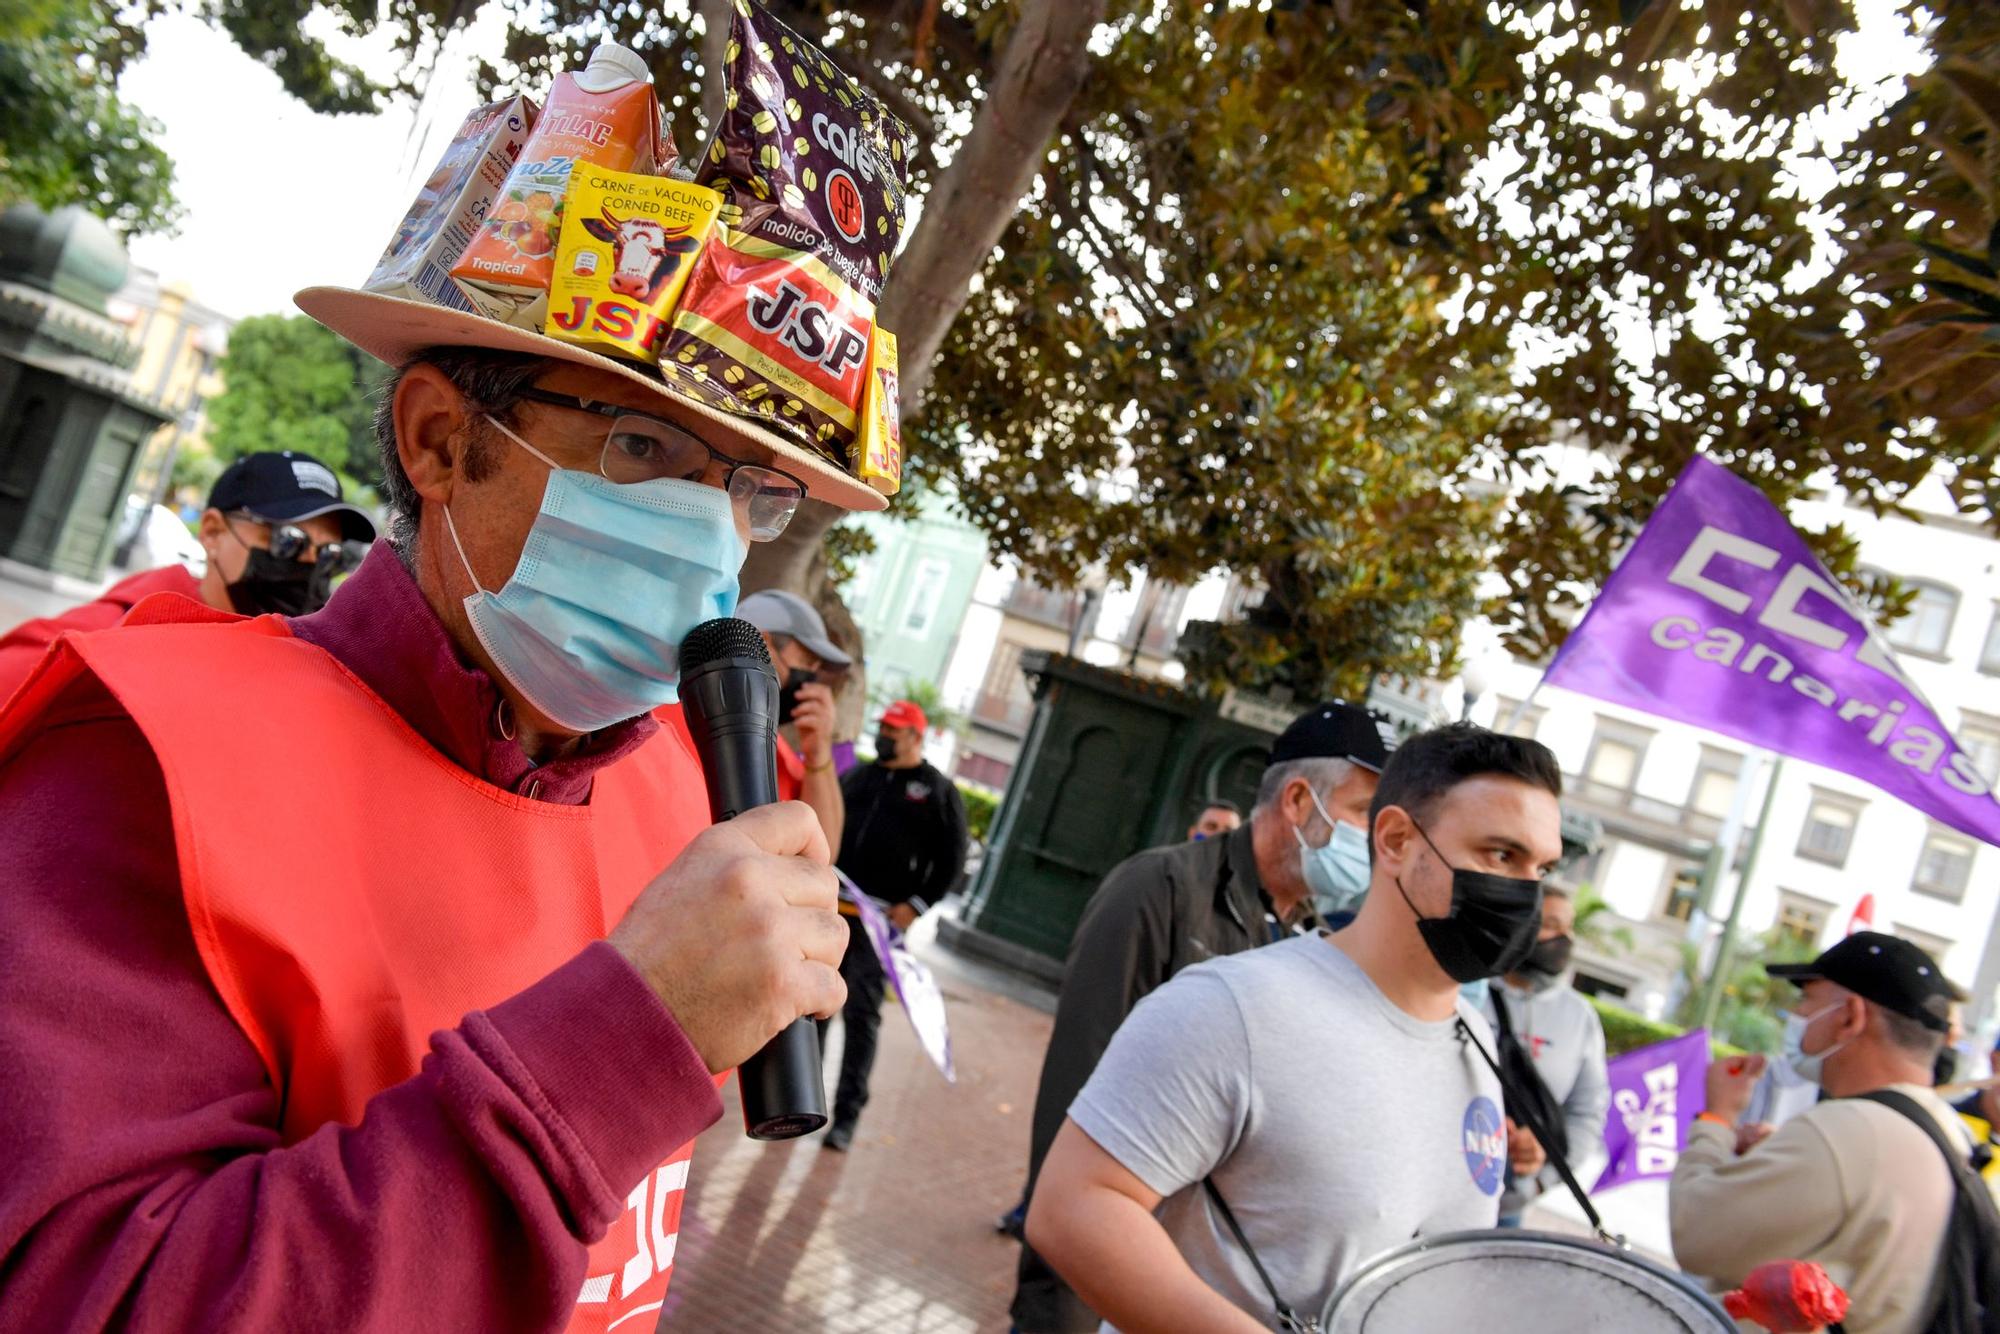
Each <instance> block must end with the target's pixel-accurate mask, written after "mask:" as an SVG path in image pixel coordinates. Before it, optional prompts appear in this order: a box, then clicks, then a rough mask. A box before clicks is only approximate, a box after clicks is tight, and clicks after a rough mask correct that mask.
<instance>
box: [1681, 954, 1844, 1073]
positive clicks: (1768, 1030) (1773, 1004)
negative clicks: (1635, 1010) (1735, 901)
mask: <svg viewBox="0 0 2000 1334" xmlns="http://www.w3.org/2000/svg"><path fill="white" fill-rule="evenodd" d="M1818 952H1819V951H1818V950H1817V949H1816V948H1815V947H1814V945H1813V943H1812V942H1811V941H1809V940H1801V939H1800V938H1799V937H1798V936H1796V935H1793V934H1791V933H1790V932H1787V931H1783V930H1780V929H1779V928H1777V927H1773V928H1772V929H1771V930H1769V931H1766V932H1765V933H1764V934H1763V935H1762V936H1761V937H1759V938H1758V939H1757V941H1756V943H1755V945H1754V946H1753V947H1751V948H1749V949H1748V950H1746V951H1742V952H1739V953H1738V954H1737V955H1736V956H1735V957H1734V959H1733V961H1732V963H1731V965H1730V970H1729V976H1728V978H1727V979H1725V980H1724V982H1723V984H1722V1004H1721V1005H1720V1006H1718V1007H1717V1009H1716V1012H1715V1030H1714V1033H1715V1038H1716V1040H1717V1041H1720V1042H1727V1043H1729V1044H1731V1045H1732V1046H1737V1047H1742V1048H1744V1049H1745V1050H1748V1051H1761V1052H1773V1053H1774V1052H1776V1051H1777V1050H1778V1036H1779V1034H1780V1033H1781V1032H1783V1030H1784V1013H1785V1011H1786V1010H1788V1009H1790V1008H1791V1005H1792V1002H1793V1000H1795V999H1796V998H1797V995H1798V993H1797V992H1796V991H1794V990H1793V988H1792V984H1791V983H1789V982H1783V981H1780V980H1779V979H1777V978H1775V977H1772V976H1771V975H1770V974H1769V973H1767V972H1765V971H1764V965H1766V964H1772V963H1803V962H1805V961H1807V960H1809V959H1812V958H1814V957H1815V956H1816V955H1817V954H1818ZM1700 963H1701V959H1700V954H1699V951H1697V950H1696V949H1695V947H1694V946H1693V945H1689V944H1686V943H1683V944H1682V945H1681V965H1682V972H1683V974H1684V975H1685V976H1686V977H1687V979H1688V986H1687V988H1686V991H1685V993H1684V994H1683V995H1682V997H1681V1000H1680V1004H1679V1005H1678V1006H1676V1007H1675V1009H1674V1015H1673V1019H1674V1022H1675V1023H1677V1024H1680V1025H1682V1026H1683V1027H1686V1028H1692V1027H1694V1026H1695V1025H1697V1024H1699V1023H1700V1022H1701V990H1702V989H1701V987H1700V985H1699V983H1698V982H1697V979H1698V978H1700V976H1701V968H1700Z"/></svg>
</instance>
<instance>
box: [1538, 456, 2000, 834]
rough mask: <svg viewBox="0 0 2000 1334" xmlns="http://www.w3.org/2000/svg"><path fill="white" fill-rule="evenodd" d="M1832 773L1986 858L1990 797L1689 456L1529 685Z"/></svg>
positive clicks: (1739, 488)
mask: <svg viewBox="0 0 2000 1334" xmlns="http://www.w3.org/2000/svg"><path fill="white" fill-rule="evenodd" d="M1544 680H1546V681H1547V682H1548V684H1550V685H1557V686H1561V687H1563V688H1564V689H1566V690H1574V691H1577V692H1579V693H1581V694H1585V695H1594V696H1596V697H1597V698H1598V699H1607V700H1611V701H1613V702H1614V703H1618V704H1623V705H1626V706H1628V707H1630V708H1634V709H1641V710H1644V711H1645V712H1647V713H1655V714H1659V715H1661V716H1662V717H1667V718H1674V719H1678V720H1680V721H1681V722H1687V723H1693V724H1695V725H1697V726H1699V727H1706V728H1709V729H1711V730H1713V731H1717V732H1722V733H1725V734H1727V735H1729V736H1733V737H1736V738H1738V739H1739V740H1742V741H1747V742H1749V743H1751V744H1752V745H1757V746H1764V747H1766V748H1768V749H1771V750H1775V751H1778V752H1780V753H1782V754H1786V755H1795V756H1797V757H1798V758H1799V759H1802V760H1810V761H1811V762H1813V763H1814V764H1823V765H1825V766H1826V767H1827V768H1829V769H1839V770H1840V771H1841V772H1843V773H1849V774H1852V775H1854V776H1855V777H1856V778H1860V779H1864V780H1866V781H1867V782H1870V783H1873V784H1874V785H1875V786H1876V787H1879V788H1881V789H1882V790H1883V791H1885V792H1888V793H1890V794H1891V795H1893V796H1897V797H1900V798H1902V799H1903V800H1904V801H1906V802H1908V803H1909V804H1910V805H1912V806H1914V807H1916V808H1917V809H1918V810H1920V811H1922V812H1924V813H1925V814H1926V815H1929V816H1930V817H1932V818H1933V819H1935V820H1938V821H1939V822H1941V823H1943V824H1948V825H1950V826H1951V827H1952V828H1953V829H1956V830H1959V831H1960V832H1961V833H1966V834H1970V835H1972V836H1973V837H1974V838H1980V839H1984V840H1985V841H1986V842H1988V843H1996V844H2000V803H1996V801H1995V799H1994V795H1993V785H1992V784H1991V783H1989V782H1988V781H1987V780H1986V778H1985V776H1983V775H1982V774H1981V773H1980V772H1979V770H1978V768H1977V767H1976V766H1975V764H1974V762H1973V757H1972V756H1970V755H1968V754H1967V753H1966V752H1965V751H1964V750H1962V749H1961V748H1960V747H1959V745H1958V743H1957V742H1956V741H1954V740H1953V739H1952V737H1951V733H1950V732H1949V731H1947V730H1946V729H1945V726H1944V724H1943V723H1942V722H1940V721H1939V720H1938V716H1937V714H1936V713H1935V712H1934V711H1933V710H1932V709H1931V707H1930V705H1929V704H1928V703H1926V702H1925V700H1924V697H1923V694H1922V692H1920V691H1919V690H1918V689H1917V687H1916V686H1915V685H1914V684H1913V683H1912V682H1911V681H1910V679H1909V678H1908V677H1906V676H1905V675H1903V669H1902V668H1901V667H1900V666H1899V665H1898V664H1897V662H1896V659H1895V658H1894V656H1893V655H1891V654H1890V652H1889V649H1888V646H1887V645H1886V644H1885V643H1884V642H1883V640H1882V637H1881V636H1880V635H1878V634H1877V633H1875V630H1874V628H1873V627H1872V626H1871V625H1870V624H1869V622H1868V618H1867V616H1866V615H1865V614H1864V613H1863V612H1862V611H1861V609H1860V608H1859V607H1858V606H1856V605H1855V603H1854V602H1853V601H1852V600H1851V599H1850V598H1849V597H1848V596H1847V594H1846V593H1845V592H1844V591H1843V590H1842V589H1841V588H1840V587H1839V585H1837V584H1836V583H1834V581H1833V579H1832V578H1831V577H1830V576H1829V575H1828V574H1827V572H1826V570H1825V568H1824V567H1823V566H1822V565H1821V564H1820V563H1819V561H1818V559H1816V558H1815V557H1814V556H1813V554H1812V552H1811V551H1810V550H1809V549H1808V548H1807V547H1806V544H1805V541H1804V539H1802V538H1801V537H1800V536H1799V535H1798V534H1797V533H1796V532H1794V531H1793V530H1792V526H1791V525H1790V524H1789V523H1787V522H1786V521H1785V516H1784V515H1783V514H1781V513H1779V512H1778V510H1777V508H1776V507H1775V506H1774V505H1772V504H1771V502H1770V501H1769V500H1766V499H1765V498H1764V494H1763V493H1762V492H1761V491H1759V490H1757V488H1756V487H1754V486H1751V485H1750V484H1749V483H1748V482H1745V481H1743V480H1742V479H1741V478H1739V477H1737V476H1735V475H1734V474H1733V473H1731V472H1730V471H1729V470H1728V469H1726V468H1723V467H1721V466H1720V465H1718V464H1716V463H1712V462H1710V461H1709V460H1708V459H1705V458H1702V457H1701V456H1699V455H1697V456H1696V457H1695V458H1694V460H1693V461H1692V462H1690V463H1689V464H1688V466H1687V471H1685V472H1683V473H1682V474H1681V475H1680V477H1679V479H1678V480H1676V481H1675V482H1674V487H1673V490H1671V491H1669V492H1668V493H1667V498H1666V499H1665V500H1663V501H1661V502H1660V507H1659V508H1658V509H1657V510H1655V511H1653V517H1652V519H1651V520H1649V521H1648V522H1647V524H1646V527H1645V531H1643V532H1641V533H1640V534H1639V539H1638V541H1636V542H1634V543H1633V544H1632V547H1631V550H1629V551H1627V552H1626V553H1625V558H1624V560H1622V561H1621V562H1619V565H1618V568H1617V569H1616V570H1615V571H1613V572H1612V575H1611V577H1610V579H1608V580H1606V581H1605V585H1604V591H1603V592H1602V593H1600V594H1599V595H1598V597H1597V601H1595V602H1593V603H1591V605H1590V611H1589V612H1588V613H1587V614H1586V615H1585V616H1584V618H1583V623H1582V624H1581V625H1579V626H1577V628H1576V629H1575V630H1574V631H1572V632H1571V634H1570V637H1569V640H1568V642H1567V643H1565V644H1564V645H1563V647H1562V651H1561V652H1560V653H1558V654H1556V659H1555V661H1554V662H1553V663H1552V664H1550V666H1549V670H1548V675H1547V676H1546V677H1545V678H1544Z"/></svg>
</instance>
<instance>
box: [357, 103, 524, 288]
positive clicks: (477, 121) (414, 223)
mask: <svg viewBox="0 0 2000 1334" xmlns="http://www.w3.org/2000/svg"><path fill="white" fill-rule="evenodd" d="M534 123H535V104H534V103H533V102H531V101H529V100H528V99H527V98H525V97H510V98H508V99H507V100H506V101H504V102H493V103H490V104H488V105H486V106H483V107H480V108H479V109H478V110H477V111H474V112H473V113H472V114H471V115H469V116H467V117H466V118H465V123H464V124H462V125H460V126H459V127H458V133H457V134H455V135H453V136H452V140H451V144H450V146H449V147H447V148H446V149H445V150H444V156H443V157H441V158H439V159H438V164H437V166H436V167H434V168H432V170H431V174H430V178H429V179H428V180H426V181H425V182H424V185H423V188H422V189H421V190H419V191H417V198H416V201H415V202H414V203H412V204H411V205H410V210H409V212H407V213H405V214H404V215H403V221H402V222H401V223H400V224H398V225H397V227H396V234H395V236H394V237H393V238H391V240H390V242H389V246H388V249H386V250H384V251H383V252H382V258H381V259H379V260H377V261H376V263H375V271H374V272H373V273H371V274H369V275H368V280H367V281H366V282H364V283H362V284H361V286H362V287H363V288H364V289H366V290H367V291H370V292H383V293H386V294H387V295H389V296H400V297H407V298H409V299H410V300H413V301H431V302H435V303H436V304H438V305H440V306H450V307H451V308H452V309H454V310H471V309H472V303H471V302H470V301H468V300H466V298H465V293H463V292H461V291H460V290H459V289H458V285H457V284H456V283H454V282H452V280H451V266H452V265H453V264H455V263H457V262H458V257H459V256H460V255H462V254H464V253H465V247H466V246H467V245H468V244H470V243H471V241H472V238H473V237H474V236H475V235H476V234H477V233H478V231H479V224H480V222H481V221H482V220H483V219H484V218H485V217H486V215H487V213H489V212H490V211H491V210H492V207H493V200H494V198H495V197H496V196H498V195H499V193H500V189H501V187H502V186H503V185H505V184H506V181H507V173H508V172H509V171H510V170H512V169H513V166H514V163H515V162H516V161H518V160H519V159H520V156H521V149H522V148H523V147H524V146H525V145H526V144H527V142H528V134H529V131H530V129H531V127H532V126H533V125H534Z"/></svg>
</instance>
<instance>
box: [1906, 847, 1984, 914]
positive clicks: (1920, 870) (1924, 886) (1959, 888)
mask: <svg viewBox="0 0 2000 1334" xmlns="http://www.w3.org/2000/svg"><path fill="white" fill-rule="evenodd" d="M1976 850H1977V849H1976V847H1975V845H1974V844H1973V842H1972V840H1971V839H1969V838H1967V837H1966V836H1965V835H1963V834H1959V833H1955V832H1953V831H1952V830H1949V829H1937V828H1933V829H1932V830H1931V832H1930V836H1929V837H1928V838H1926V839H1925V840H1924V849H1923V851H1922V852H1920V853H1918V854H1917V874H1916V875H1915V877H1914V878H1912V879H1911V881H1910V888H1911V889H1914V890H1916V891H1917V893H1919V894H1928V895H1930V896H1931V897H1932V898H1934V899H1946V900H1949V901H1950V902H1952V903H1957V902H1958V901H1959V900H1961V899H1963V898H1964V897H1965V885H1966V882H1967V881H1969V880H1971V879H1972V858H1973V854H1974V852H1975V851H1976Z"/></svg>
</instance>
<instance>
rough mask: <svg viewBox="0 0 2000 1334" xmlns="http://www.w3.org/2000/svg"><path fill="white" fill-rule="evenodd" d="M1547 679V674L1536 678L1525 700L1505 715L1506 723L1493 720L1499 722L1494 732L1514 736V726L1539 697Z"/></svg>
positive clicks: (1544, 673)
mask: <svg viewBox="0 0 2000 1334" xmlns="http://www.w3.org/2000/svg"><path fill="white" fill-rule="evenodd" d="M1548 679H1549V674H1548V673H1547V672H1543V673H1542V674H1541V675H1540V676H1538V677H1536V678H1535V688H1534V689H1533V690H1530V691H1529V692H1528V697H1527V698H1526V699H1524V700H1521V701H1520V702H1518V703H1516V704H1515V705H1514V709H1513V712H1511V713H1509V714H1508V715H1507V718H1506V721H1504V722H1500V720H1499V719H1497V718H1496V719H1495V720H1494V721H1495V722H1500V726H1499V727H1498V728H1496V729H1494V730H1496V731H1499V732H1504V733H1506V734H1507V735H1508V736H1512V735H1514V725H1515V724H1516V723H1518V722H1520V721H1521V716H1522V715H1523V714H1525V713H1527V711H1528V710H1529V709H1530V708H1531V707H1532V706H1533V705H1534V702H1535V700H1536V698H1537V697H1539V696H1540V695H1541V693H1542V687H1543V686H1544V685H1545V684H1547V682H1548Z"/></svg>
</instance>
